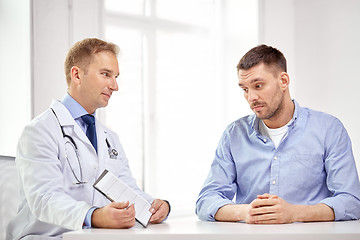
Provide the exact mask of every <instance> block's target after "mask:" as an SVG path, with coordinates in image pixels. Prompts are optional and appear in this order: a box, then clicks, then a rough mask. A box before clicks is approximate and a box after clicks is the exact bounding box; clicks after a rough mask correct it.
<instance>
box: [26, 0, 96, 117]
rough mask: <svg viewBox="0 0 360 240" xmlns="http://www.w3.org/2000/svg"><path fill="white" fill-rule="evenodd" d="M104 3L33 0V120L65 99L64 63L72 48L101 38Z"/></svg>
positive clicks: (83, 0) (73, 0) (86, 0)
mask: <svg viewBox="0 0 360 240" xmlns="http://www.w3.org/2000/svg"><path fill="white" fill-rule="evenodd" d="M100 2H101V1H97V0H51V1H49V0H32V9H33V12H32V25H33V32H32V48H33V56H32V62H33V78H32V83H33V98H32V103H33V104H32V117H35V116H37V115H39V114H40V113H41V112H43V111H45V110H46V109H47V108H48V107H49V106H50V104H51V101H52V100H55V99H61V98H62V97H63V96H64V94H65V92H66V89H67V86H66V80H65V73H64V61H65V57H66V54H67V52H68V50H69V48H70V47H71V46H72V45H73V44H74V43H75V42H76V41H79V40H81V39H83V38H85V37H99V35H100V28H99V26H100V23H101V22H100V17H99V12H100V11H101V7H100V6H99V4H100Z"/></svg>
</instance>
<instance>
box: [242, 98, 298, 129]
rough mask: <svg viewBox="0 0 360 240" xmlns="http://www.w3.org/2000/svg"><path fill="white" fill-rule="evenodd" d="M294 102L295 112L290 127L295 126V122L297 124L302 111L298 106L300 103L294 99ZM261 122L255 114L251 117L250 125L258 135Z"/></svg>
mask: <svg viewBox="0 0 360 240" xmlns="http://www.w3.org/2000/svg"><path fill="white" fill-rule="evenodd" d="M292 101H293V103H294V106H295V110H294V114H293V117H292V120H291V121H290V122H289V124H288V127H290V126H292V125H294V124H295V122H296V120H297V118H298V115H299V114H300V110H301V107H300V105H299V104H298V102H297V101H296V100H295V99H293V100H292ZM259 121H260V119H259V118H258V117H256V115H255V114H252V115H250V116H249V120H248V123H249V125H250V126H251V128H252V129H254V131H255V132H257V133H259Z"/></svg>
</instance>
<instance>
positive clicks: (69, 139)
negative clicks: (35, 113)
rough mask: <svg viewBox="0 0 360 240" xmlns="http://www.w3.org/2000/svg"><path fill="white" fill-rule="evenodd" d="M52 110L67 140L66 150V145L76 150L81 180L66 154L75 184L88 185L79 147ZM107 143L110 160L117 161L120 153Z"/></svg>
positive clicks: (106, 140)
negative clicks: (84, 177)
mask: <svg viewBox="0 0 360 240" xmlns="http://www.w3.org/2000/svg"><path fill="white" fill-rule="evenodd" d="M51 110H52V112H53V113H54V115H55V117H56V119H57V121H58V123H59V126H60V129H61V132H62V135H63V138H64V139H67V141H66V142H65V148H66V144H69V145H70V146H71V147H72V148H73V149H74V152H75V155H76V159H77V162H78V164H79V169H80V179H79V178H78V176H77V175H76V173H75V171H74V169H73V168H72V166H71V164H70V161H69V158H68V156H67V154H66V160H67V162H68V164H69V167H70V169H71V172H72V173H73V175H74V177H75V179H76V182H74V184H76V185H80V184H85V183H87V181H83V174H82V168H81V164H80V159H79V153H78V147H77V145H76V143H75V141H74V139H73V138H72V137H71V136H70V135H68V134H66V133H65V131H64V127H63V126H61V124H60V121H59V118H58V116H57V115H56V113H55V111H54V109H52V108H51ZM105 134H107V133H106V132H105ZM105 142H106V145H107V147H108V153H109V158H110V159H116V158H117V156H118V155H119V153H118V151H117V150H116V149H115V148H112V147H111V145H110V143H109V141H108V139H107V138H105Z"/></svg>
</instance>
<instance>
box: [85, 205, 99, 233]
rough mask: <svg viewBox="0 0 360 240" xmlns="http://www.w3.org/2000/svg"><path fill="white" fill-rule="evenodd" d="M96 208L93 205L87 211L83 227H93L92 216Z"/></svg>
mask: <svg viewBox="0 0 360 240" xmlns="http://www.w3.org/2000/svg"><path fill="white" fill-rule="evenodd" d="M95 210H96V207H92V208H90V209H89V211H88V212H87V213H86V216H85V220H84V225H83V229H86V228H91V227H92V226H91V216H92V214H93V212H94V211H95Z"/></svg>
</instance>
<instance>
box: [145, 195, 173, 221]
mask: <svg viewBox="0 0 360 240" xmlns="http://www.w3.org/2000/svg"><path fill="white" fill-rule="evenodd" d="M149 211H150V212H151V213H152V216H151V218H150V223H161V222H162V221H163V220H164V219H165V218H166V217H167V216H168V214H169V211H170V206H169V204H168V203H167V202H165V201H164V200H160V199H155V200H154V201H153V203H152V204H151V208H150V210H149Z"/></svg>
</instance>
